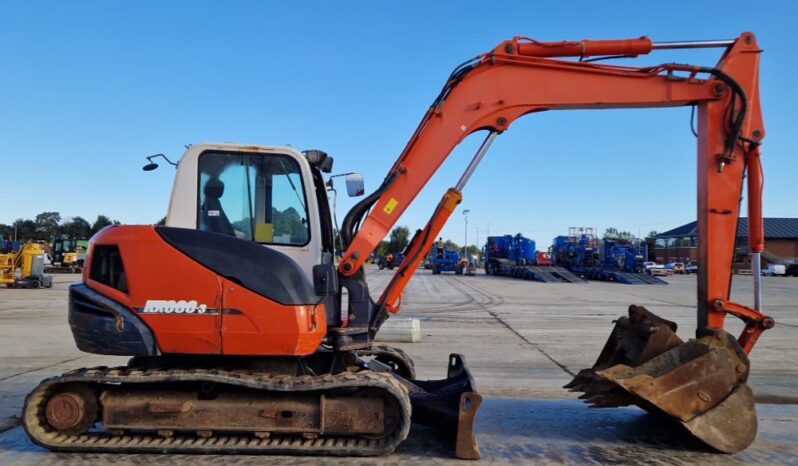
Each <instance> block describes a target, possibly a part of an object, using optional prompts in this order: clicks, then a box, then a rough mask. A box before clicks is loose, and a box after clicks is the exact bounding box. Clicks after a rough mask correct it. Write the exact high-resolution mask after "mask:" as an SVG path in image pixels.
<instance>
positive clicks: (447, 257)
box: [427, 239, 468, 275]
mask: <svg viewBox="0 0 798 466" xmlns="http://www.w3.org/2000/svg"><path fill="white" fill-rule="evenodd" d="M427 262H428V263H429V265H430V267H429V268H430V269H432V273H433V274H434V275H439V274H440V273H441V272H454V273H455V275H462V274H463V271H465V270H466V269H467V268H468V264H467V262H468V261H467V260H465V258H461V257H460V253H459V252H458V251H456V250H454V249H448V248H446V247H445V246H444V244H443V240H441V239H438V242H437V243H435V245H434V246H433V247H432V249H431V250H430V252H429V254H428V255H427Z"/></svg>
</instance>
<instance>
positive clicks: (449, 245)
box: [443, 239, 463, 252]
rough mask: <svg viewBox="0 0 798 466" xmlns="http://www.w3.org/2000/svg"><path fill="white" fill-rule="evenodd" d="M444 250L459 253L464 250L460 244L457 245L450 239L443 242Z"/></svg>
mask: <svg viewBox="0 0 798 466" xmlns="http://www.w3.org/2000/svg"><path fill="white" fill-rule="evenodd" d="M443 248H444V249H448V250H450V251H457V252H460V251H462V250H463V248H461V247H460V245H459V244H457V243H455V242H454V241H452V240H450V239H447V240H446V241H444V242H443Z"/></svg>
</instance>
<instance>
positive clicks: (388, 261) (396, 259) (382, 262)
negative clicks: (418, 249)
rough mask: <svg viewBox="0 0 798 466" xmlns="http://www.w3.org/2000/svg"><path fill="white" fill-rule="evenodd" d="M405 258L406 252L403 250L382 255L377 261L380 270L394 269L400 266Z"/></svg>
mask: <svg viewBox="0 0 798 466" xmlns="http://www.w3.org/2000/svg"><path fill="white" fill-rule="evenodd" d="M403 260H405V256H404V254H402V253H401V252H392V253H390V254H388V255H387V256H383V257H380V258H379V260H378V261H377V267H378V268H379V269H380V270H382V269H388V270H393V268H394V267H399V265H400V264H401V263H402V261H403Z"/></svg>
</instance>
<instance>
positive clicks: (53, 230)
mask: <svg viewBox="0 0 798 466" xmlns="http://www.w3.org/2000/svg"><path fill="white" fill-rule="evenodd" d="M35 223H36V236H37V237H36V239H44V240H48V241H49V240H51V239H52V238H53V237H54V236H55V235H57V234H58V230H59V224H60V223H61V214H59V213H58V212H42V213H40V214H39V215H37V216H36V220H35Z"/></svg>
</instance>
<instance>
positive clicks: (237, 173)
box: [22, 32, 775, 459]
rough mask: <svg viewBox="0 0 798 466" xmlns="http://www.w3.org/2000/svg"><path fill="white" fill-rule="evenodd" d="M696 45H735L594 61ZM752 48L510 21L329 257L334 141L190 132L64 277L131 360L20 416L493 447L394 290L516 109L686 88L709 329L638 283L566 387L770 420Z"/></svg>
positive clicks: (103, 445)
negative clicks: (158, 195) (379, 259)
mask: <svg viewBox="0 0 798 466" xmlns="http://www.w3.org/2000/svg"><path fill="white" fill-rule="evenodd" d="M695 48H718V49H720V50H721V51H722V56H721V58H720V60H719V61H718V63H717V64H716V65H715V66H709V67H708V66H694V65H685V64H662V65H658V66H644V67H632V66H620V65H616V64H607V63H599V61H600V60H604V59H621V58H626V59H633V58H635V57H638V56H640V55H645V54H649V53H652V52H654V51H657V50H663V49H695ZM760 53H761V50H760V49H759V46H758V45H757V41H756V38H755V36H754V34H752V33H749V32H746V33H743V34H741V35H740V36H739V37H737V38H735V39H730V40H712V41H685V42H654V41H652V40H651V39H649V38H647V37H642V38H638V39H629V40H598V41H593V40H582V41H574V42H539V41H535V40H532V39H529V38H525V37H515V38H512V39H510V40H507V41H505V42H502V43H500V44H499V45H498V46H497V47H496V48H494V49H493V50H491V51H489V52H487V53H484V54H481V55H478V56H477V57H475V58H473V59H471V60H468V61H467V62H465V63H463V64H462V65H460V66H458V67H457V68H456V69H455V70H454V72H453V73H452V74H451V76H449V78H448V79H447V80H446V83H445V84H444V86H443V89H442V90H441V92H440V94H439V95H438V96H437V98H436V99H435V100H434V102H433V103H432V105H431V106H430V107H429V109H428V110H427V111H426V113H425V115H424V117H423V119H422V120H421V123H420V124H419V126H418V128H417V129H416V131H415V133H414V134H413V135H412V137H411V138H410V140H409V142H408V144H407V145H406V147H405V148H404V150H403V151H402V152H401V154H400V155H399V157H398V159H397V160H396V162H395V163H394V164H393V165H392V167H391V168H390V171H389V172H388V174H387V176H386V177H385V179H384V180H383V181H382V183H381V184H380V185H379V187H378V188H377V189H376V190H375V191H374V192H372V193H371V194H369V195H367V196H365V197H363V198H362V199H361V200H360V201H359V202H357V203H356V204H355V205H354V207H352V209H351V210H350V211H349V213H348V214H347V215H346V216H345V218H344V220H343V222H342V224H341V228H340V235H341V239H342V243H343V247H344V250H343V253H342V256H341V259H340V261H338V263H336V262H335V261H334V260H333V257H334V256H335V253H336V251H335V248H334V241H333V237H334V234H333V231H334V229H333V224H332V221H331V218H332V216H331V212H330V207H329V205H328V200H327V193H326V188H325V183H324V179H323V177H324V174H325V173H330V172H331V170H332V165H333V159H332V157H329V156H328V155H327V154H326V153H324V152H322V151H319V150H309V151H305V152H303V153H300V152H298V151H296V150H294V149H293V148H291V147H263V146H246V145H237V144H202V145H194V146H190V147H189V148H188V150H187V151H186V152H185V154H184V155H183V157H182V158H181V159H180V161H179V163H178V164H177V167H176V176H175V181H174V186H173V190H172V195H171V200H170V204H169V209H168V214H167V218H166V224H165V225H164V226H151V225H150V226H110V227H107V228H105V229H104V230H102V231H100V232H99V233H97V234H96V235H95V236H94V237H93V238H92V239H91V242H90V246H89V251H88V254H87V258H86V263H85V268H84V270H83V276H82V281H81V282H80V283H76V284H73V285H72V286H71V287H70V292H69V293H70V294H69V324H70V327H71V330H72V333H73V336H74V339H75V342H76V344H77V347H78V348H79V349H80V350H82V351H85V352H88V353H96V354H106V355H122V356H129V357H130V360H129V362H128V363H127V365H125V366H120V367H111V368H109V367H93V368H84V369H78V370H74V371H70V372H67V373H65V374H63V375H61V376H57V377H53V378H49V379H46V380H44V381H42V382H41V384H40V385H38V386H37V387H36V388H35V389H34V390H33V391H32V392H31V393H30V394H29V395H28V397H27V399H26V401H25V406H24V408H23V415H22V422H23V425H24V428H25V430H26V432H27V434H28V435H29V436H30V438H31V439H32V440H33V441H34V442H35V443H37V444H39V445H42V446H44V447H46V448H49V449H51V450H56V451H67V452H70V451H94V452H159V453H162V452H182V453H209V452H214V453H225V452H230V453H281V454H301V455H305V454H309V455H343V456H348V455H351V456H367V455H384V454H388V453H390V452H392V451H393V450H394V449H395V448H396V447H397V445H399V444H400V443H401V442H402V441H403V440H404V439H405V438H406V437H407V436H408V432H409V429H410V425H411V423H412V422H419V423H425V424H430V425H434V426H437V427H439V428H441V429H442V430H443V432H445V433H449V434H450V435H451V438H452V439H453V440H454V442H455V454H456V456H457V457H459V458H468V459H476V458H479V457H480V453H479V449H478V445H477V443H476V439H475V436H474V432H473V425H474V419H475V416H476V413H477V410H478V409H479V407H480V403H481V401H482V397H481V396H480V394H479V393H478V391H477V388H476V385H475V383H474V380H473V377H472V374H471V372H470V371H469V370H468V368H467V366H466V364H465V359H464V358H463V357H462V356H461V355H458V354H452V355H451V356H450V358H449V360H448V371H447V377H446V378H443V379H440V380H417V379H416V378H415V374H414V370H413V363H412V360H411V359H410V358H409V357H407V356H406V355H405V354H404V353H403V352H401V351H400V350H397V349H395V348H391V347H387V346H380V345H376V344H374V340H375V336H376V335H377V334H378V331H379V329H380V326H381V325H382V324H383V323H384V322H385V321H386V319H387V318H388V317H389V316H390V315H392V314H395V313H397V312H399V310H400V308H401V304H402V293H403V290H404V288H405V287H406V285H407V283H408V281H409V280H410V279H411V277H412V276H413V274H414V272H415V271H416V269H417V268H418V266H419V264H420V263H421V261H422V260H423V259H424V257H426V256H427V254H428V252H429V250H430V248H431V247H432V245H433V243H434V240H435V238H438V236H439V234H440V232H441V229H442V228H443V226H444V224H445V222H446V221H447V219H448V218H449V217H450V216H451V214H452V213H453V211H454V210H455V208H456V207H457V205H458V204H459V203H460V202H461V199H462V191H463V188H464V186H465V185H466V183H467V181H468V180H469V178H470V177H471V175H472V173H473V172H474V170H475V169H476V167H477V165H478V164H479V163H480V161H481V160H482V159H483V157H484V156H485V154H486V152H487V150H488V148H489V146H490V145H491V143H492V142H493V141H494V139H495V138H496V137H497V136H498V135H499V134H501V133H503V132H505V131H507V130H508V129H509V128H510V126H511V124H512V123H513V122H514V121H515V120H517V119H518V118H520V117H522V116H524V115H528V114H534V113H541V112H544V111H558V110H572V109H616V108H631V109H634V108H644V107H651V108H668V107H680V106H681V107H685V106H690V107H693V110H694V112H695V115H694V117H695V120H696V121H697V129H696V136H697V148H698V150H697V161H698V163H697V166H698V170H697V180H698V190H697V193H698V202H697V217H698V233H699V241H698V256H699V261H700V263H701V265H702V266H701V268H700V270H699V273H698V292H697V325H696V334H695V338H693V339H690V340H688V341H683V340H682V339H681V338H679V337H678V336H677V335H676V324H675V323H673V322H671V321H668V320H667V319H664V318H662V317H660V316H657V315H655V314H653V313H651V312H650V311H648V310H647V309H645V308H643V307H640V306H635V305H632V306H630V307H629V310H628V317H627V316H624V317H621V318H619V319H618V320H617V321H616V322H615V327H614V328H613V330H612V332H611V334H610V337H609V339H608V340H607V343H606V345H605V347H604V349H603V350H602V352H601V353H600V355H599V357H598V360H597V361H596V363H595V365H594V366H592V367H590V368H587V369H585V370H583V371H581V372H579V373H578V375H577V376H576V377H575V378H574V380H573V381H572V382H571V383H570V384H569V385H568V386H567V387H568V388H570V389H572V390H575V391H579V392H583V393H584V394H583V395H582V396H581V397H582V398H583V399H584V400H585V401H587V402H588V403H590V404H591V405H593V406H596V407H612V406H626V405H637V406H639V407H641V408H643V409H645V410H647V411H650V412H652V413H656V414H658V415H662V417H664V418H665V419H669V420H671V421H672V422H674V423H676V424H677V425H680V426H682V427H683V428H684V431H685V432H687V433H688V434H689V435H692V436H693V437H695V438H697V439H699V440H700V441H701V442H704V443H705V444H706V445H708V446H709V447H711V448H713V449H715V450H717V451H719V452H725V453H734V452H738V451H741V450H743V449H745V448H746V447H748V446H749V445H750V444H751V443H752V442H753V440H754V438H755V436H756V430H757V425H756V413H755V407H754V402H753V395H752V392H751V389H750V387H749V386H748V385H747V384H746V381H747V378H748V375H749V372H750V363H749V360H748V355H749V354H750V352H751V351H752V349H753V347H754V345H755V343H756V342H757V339H758V338H759V337H760V335H761V334H762V333H763V332H764V330H766V329H768V328H771V327H772V326H773V325H774V324H775V323H774V321H773V319H772V318H770V317H768V316H766V315H765V314H763V313H762V311H761V291H760V290H761V288H760V286H759V277H760V274H759V272H758V271H756V270H755V271H754V274H753V279H754V285H755V286H754V289H755V293H754V299H753V301H754V304H753V307H749V306H746V305H744V304H739V303H736V302H733V301H731V300H730V285H731V278H732V260H733V256H734V251H735V239H736V231H737V223H738V218H739V214H740V203H741V198H742V195H743V187H744V185H747V201H748V216H749V225H750V227H749V228H750V231H749V243H750V244H749V248H750V251H751V254H752V261H753V264H754V268H756V267H758V264H759V258H760V254H761V253H762V251H763V248H764V239H763V226H762V206H761V202H762V200H761V199H762V187H763V173H762V166H761V162H760V147H761V143H762V141H763V139H764V136H765V129H764V126H763V120H762V114H761V108H760V98H759V89H758V87H759V82H758V80H759V76H758V69H759V59H760ZM476 132H480V133H485V134H486V137H485V140H484V142H483V143H482V144H481V146H480V147H479V149H478V151H477V152H476V154H475V155H474V157H473V159H472V160H471V161H470V162H469V164H468V166H467V167H466V169H465V171H464V173H463V175H462V177H461V178H460V179H459V181H458V182H457V183H456V185H455V186H454V187H452V188H450V189H449V190H448V191H447V192H446V193H445V194H444V195H443V197H442V199H441V200H440V202H439V203H438V205H437V206H436V208H435V209H434V211H433V213H432V216H431V218H430V220H429V222H428V223H427V225H426V226H425V227H424V228H422V229H420V230H418V231H417V232H416V234H415V235H414V236H413V238H412V240H411V241H410V243H409V245H408V246H407V248H406V249H405V251H404V253H405V257H406V259H405V260H404V261H403V262H402V264H401V266H399V267H398V269H397V270H396V272H395V274H394V275H393V278H392V279H391V280H390V282H389V283H388V285H387V286H386V288H385V290H384V291H383V293H382V294H381V296H379V297H378V298H376V299H374V298H372V296H371V294H370V292H369V287H368V283H367V281H366V277H365V271H364V267H363V265H364V263H365V262H366V261H367V259H368V258H369V256H370V255H371V254H372V252H373V251H374V250H375V249H376V247H377V246H378V244H379V242H380V241H381V240H382V239H383V238H385V237H386V235H387V234H388V232H389V231H390V229H391V228H392V227H393V225H394V224H395V223H396V221H397V219H398V218H399V217H400V216H401V215H402V213H403V212H404V211H405V210H406V209H407V208H408V206H409V205H410V204H411V203H412V202H413V200H414V199H415V198H416V196H417V194H418V193H419V191H420V190H421V189H422V188H423V187H424V186H425V184H426V183H427V182H428V181H429V179H430V177H432V176H433V174H434V173H435V172H436V170H437V169H438V167H439V166H440V165H441V164H442V163H443V162H444V160H446V158H447V157H448V156H449V154H450V153H451V152H452V150H453V149H454V148H455V146H457V145H458V144H459V143H460V142H461V141H462V140H463V139H464V138H466V137H467V136H469V135H470V134H472V133H476ZM150 161H151V160H150ZM152 165H153V163H151V164H149V165H148V166H147V167H145V169H148V170H149V169H152V168H153V167H152ZM361 182H362V178H361ZM350 191H355V192H357V191H362V186H360V187H354V188H353V189H352V190H350ZM153 264H157V265H158V266H157V267H153ZM727 315H731V316H734V317H737V318H739V319H741V320H742V322H743V330H742V333H741V334H740V335H739V336H737V337H735V336H733V335H731V334H729V333H727V332H725V331H724V323H725V319H726V317H727Z"/></svg>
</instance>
